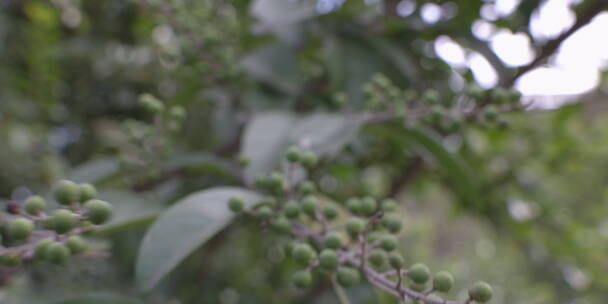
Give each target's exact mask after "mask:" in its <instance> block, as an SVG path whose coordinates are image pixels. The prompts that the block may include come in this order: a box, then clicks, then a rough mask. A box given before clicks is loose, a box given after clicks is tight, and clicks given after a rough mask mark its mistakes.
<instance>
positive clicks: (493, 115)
mask: <svg viewBox="0 0 608 304" xmlns="http://www.w3.org/2000/svg"><path fill="white" fill-rule="evenodd" d="M483 117H484V118H485V119H486V120H487V121H495V120H496V119H497V118H498V109H496V107H495V106H492V105H490V106H487V107H485V109H483Z"/></svg>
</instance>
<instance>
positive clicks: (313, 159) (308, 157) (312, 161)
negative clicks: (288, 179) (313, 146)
mask: <svg viewBox="0 0 608 304" xmlns="http://www.w3.org/2000/svg"><path fill="white" fill-rule="evenodd" d="M301 161H302V165H304V167H306V168H308V169H312V168H313V167H314V166H316V165H317V162H318V159H317V154H315V153H314V152H312V151H304V152H302V155H301Z"/></svg>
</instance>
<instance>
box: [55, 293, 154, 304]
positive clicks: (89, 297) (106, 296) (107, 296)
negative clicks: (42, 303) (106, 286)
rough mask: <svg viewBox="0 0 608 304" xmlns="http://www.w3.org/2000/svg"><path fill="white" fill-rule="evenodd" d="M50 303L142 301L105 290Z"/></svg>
mask: <svg viewBox="0 0 608 304" xmlns="http://www.w3.org/2000/svg"><path fill="white" fill-rule="evenodd" d="M50 303H51V304H143V303H144V302H143V301H141V300H138V299H134V298H131V297H127V296H122V295H118V294H113V293H106V292H93V293H90V294H86V295H82V296H75V297H70V298H66V299H63V300H59V301H53V302H50Z"/></svg>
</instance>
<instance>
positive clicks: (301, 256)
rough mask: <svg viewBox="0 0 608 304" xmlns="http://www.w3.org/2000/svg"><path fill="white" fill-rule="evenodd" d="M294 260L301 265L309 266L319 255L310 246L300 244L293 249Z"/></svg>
mask: <svg viewBox="0 0 608 304" xmlns="http://www.w3.org/2000/svg"><path fill="white" fill-rule="evenodd" d="M292 255H293V258H294V259H295V260H296V261H298V262H299V263H301V264H305V265H306V264H308V263H309V262H310V261H311V260H313V259H315V258H316V256H317V254H316V252H315V250H314V249H312V247H310V245H308V244H306V243H300V244H297V245H295V246H294V247H293V252H292Z"/></svg>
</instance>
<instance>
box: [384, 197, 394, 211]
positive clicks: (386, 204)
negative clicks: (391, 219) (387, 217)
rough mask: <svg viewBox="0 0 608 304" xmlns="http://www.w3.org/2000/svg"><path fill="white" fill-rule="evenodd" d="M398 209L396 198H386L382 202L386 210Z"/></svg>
mask: <svg viewBox="0 0 608 304" xmlns="http://www.w3.org/2000/svg"><path fill="white" fill-rule="evenodd" d="M396 209H397V202H396V201H395V200H394V199H390V198H388V199H385V200H384V201H383V202H382V210H384V212H391V211H395V210H396Z"/></svg>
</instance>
